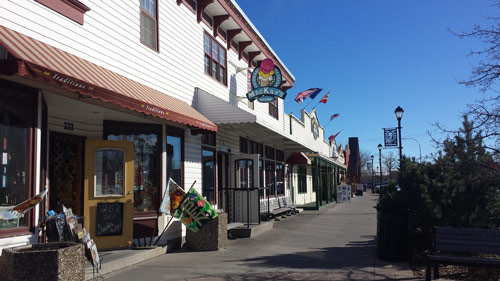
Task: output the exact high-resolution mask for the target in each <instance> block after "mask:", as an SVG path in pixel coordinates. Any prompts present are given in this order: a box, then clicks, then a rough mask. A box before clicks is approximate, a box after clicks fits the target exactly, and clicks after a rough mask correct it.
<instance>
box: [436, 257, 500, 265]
mask: <svg viewBox="0 0 500 281" xmlns="http://www.w3.org/2000/svg"><path fill="white" fill-rule="evenodd" d="M428 258H429V259H430V260H433V261H441V262H450V263H462V264H483V265H500V260H499V259H493V258H491V259H488V258H476V257H460V256H450V255H428Z"/></svg>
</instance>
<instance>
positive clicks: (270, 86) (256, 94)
mask: <svg viewBox="0 0 500 281" xmlns="http://www.w3.org/2000/svg"><path fill="white" fill-rule="evenodd" d="M281 81H283V77H282V76H281V72H280V70H279V69H278V67H276V66H275V65H274V61H273V60H272V59H270V58H266V59H265V60H263V61H262V62H261V63H260V66H259V67H256V68H255V69H254V70H253V72H252V75H251V76H250V83H251V84H252V91H250V92H248V93H247V98H248V100H249V101H254V100H255V99H257V100H258V101H260V102H272V101H274V100H275V99H276V97H278V98H281V99H285V97H286V92H285V91H283V90H281V89H280V88H279V87H280V86H281Z"/></svg>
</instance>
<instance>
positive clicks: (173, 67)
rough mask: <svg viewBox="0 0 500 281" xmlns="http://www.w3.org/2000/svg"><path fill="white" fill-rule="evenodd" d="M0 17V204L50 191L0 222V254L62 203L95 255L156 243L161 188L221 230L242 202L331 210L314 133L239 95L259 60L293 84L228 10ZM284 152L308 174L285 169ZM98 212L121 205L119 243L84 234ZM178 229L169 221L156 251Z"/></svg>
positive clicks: (52, 8) (323, 154)
mask: <svg viewBox="0 0 500 281" xmlns="http://www.w3.org/2000/svg"><path fill="white" fill-rule="evenodd" d="M0 14H1V16H0V60H1V64H0V74H1V75H0V88H1V92H0V152H1V155H2V162H0V164H2V166H1V167H0V168H1V169H0V172H1V174H0V207H4V206H12V205H15V204H17V203H19V202H22V201H24V200H26V199H27V198H30V197H31V196H33V195H35V194H37V193H39V192H41V191H43V190H45V189H48V190H49V192H48V195H47V197H46V198H45V200H44V201H42V203H41V204H39V206H37V207H36V208H34V209H33V210H31V211H29V212H28V213H27V214H26V215H25V216H24V217H23V218H14V217H12V216H11V215H10V214H9V213H6V212H0V249H2V248H5V247H12V246H17V245H24V244H29V243H36V242H37V241H39V238H41V237H40V236H39V230H38V228H37V225H38V220H39V218H40V217H41V216H43V215H45V214H46V213H47V211H49V210H56V211H57V210H59V209H60V208H61V207H62V205H64V206H66V207H70V208H72V210H73V212H74V213H75V214H77V215H78V216H80V217H83V221H84V227H86V228H87V229H88V230H89V232H90V233H91V235H92V236H93V238H94V239H95V240H96V244H97V245H98V247H99V248H113V247H128V246H129V245H130V244H131V243H134V239H137V238H143V237H155V236H156V235H158V233H159V232H161V230H162V229H163V228H164V227H165V224H166V222H167V221H168V217H167V216H166V215H163V214H161V213H159V211H158V209H159V204H160V202H161V199H162V196H163V194H164V191H165V189H166V185H167V180H168V178H172V179H174V180H175V181H176V182H177V183H178V184H179V185H181V186H182V187H184V188H185V189H188V188H189V187H190V186H191V185H193V186H194V188H196V189H197V190H198V191H199V192H200V193H202V195H203V196H205V197H206V198H207V200H208V201H210V202H211V204H212V205H213V206H215V207H216V208H218V209H222V210H223V211H225V212H228V213H229V218H230V221H241V220H242V219H243V217H247V218H248V216H245V213H244V211H243V209H247V210H249V208H250V206H249V204H248V203H245V202H249V201H247V200H249V199H252V200H253V202H254V203H255V202H264V201H267V202H271V201H273V202H276V201H277V200H278V198H284V197H290V198H292V199H293V200H295V202H294V203H296V204H307V203H310V202H323V201H324V200H323V199H324V198H325V199H326V200H325V202H327V203H330V202H333V201H334V200H335V194H334V192H333V190H334V186H335V183H337V182H338V181H339V180H340V177H339V175H340V173H341V171H342V169H344V168H343V167H344V166H342V165H343V164H342V163H339V162H338V161H337V162H336V161H335V159H333V158H332V154H331V153H330V152H329V149H330V146H329V144H328V143H326V142H325V141H324V132H323V129H322V128H319V131H318V132H320V135H317V136H316V137H313V135H314V134H313V133H314V132H312V131H311V124H309V123H310V117H309V116H306V117H303V118H302V119H303V120H301V121H299V120H298V119H296V118H295V117H293V116H290V115H288V114H285V113H284V102H283V99H282V98H276V99H275V100H274V101H272V102H259V101H253V102H252V101H250V100H249V99H248V98H247V97H246V94H247V92H249V91H250V90H251V87H250V86H249V80H250V79H249V78H250V75H251V73H252V71H253V70H254V69H255V68H256V67H259V66H260V63H261V61H263V60H265V59H272V60H273V62H274V65H275V66H276V68H277V69H279V70H280V72H281V75H282V82H281V83H280V85H279V88H280V89H281V90H283V91H286V90H288V89H290V88H291V87H292V86H293V84H294V80H295V77H294V76H293V75H292V73H291V72H290V71H289V70H288V69H287V68H286V66H285V65H284V63H283V62H282V61H281V60H280V59H279V57H278V56H277V54H276V53H275V52H274V51H273V50H272V48H271V47H270V46H269V44H268V43H267V42H266V41H265V39H264V38H263V37H262V36H261V35H260V33H259V32H258V31H257V29H256V28H255V27H254V26H253V24H252V23H251V22H250V21H249V19H248V18H247V17H246V16H245V14H244V13H243V11H242V10H241V8H239V7H238V5H237V4H236V2H235V1H232V0H197V1H195V0H175V1H174V0H171V1H162V2H159V1H155V0H148V1H145V0H141V1H119V2H113V3H111V2H107V1H94V0H85V1H84V0H82V1H77V0H71V1H66V0H65V1H62V0H54V1H47V0H34V1H24V2H23V4H22V5H20V4H19V3H18V2H17V1H3V2H1V3H0ZM306 115H307V114H306ZM304 118H306V119H307V118H309V119H308V120H307V121H306V119H304ZM316 119H317V118H316ZM305 132H307V133H305ZM304 135H306V136H304ZM311 140H313V141H311ZM294 153H304V155H307V158H308V159H310V163H309V164H306V165H305V166H301V167H300V168H299V166H298V165H293V164H289V163H287V161H286V160H287V159H289V158H290V156H291V155H292V154H294ZM308 154H310V155H308ZM332 159H333V160H332ZM315 163H317V164H315ZM315 165H316V166H315ZM299 174H300V175H301V177H305V178H306V179H307V180H306V187H303V186H302V187H301V189H300V190H301V192H299V191H298V190H299V189H298V186H299V182H298V180H297V178H298V175H299ZM302 175H305V176H302ZM315 175H321V180H320V181H318V182H317V183H316V184H313V178H315V177H316V176H315ZM304 188H305V190H306V192H305V193H304V192H302V190H304ZM244 189H247V190H252V191H251V194H250V192H249V191H248V192H247V193H246V195H244V194H243V192H241V191H242V190H244ZM313 189H314V190H320V191H321V192H317V191H314V190H313ZM317 196H320V197H317ZM306 197H309V199H305V198H306ZM105 202H119V203H122V204H123V210H122V212H123V216H122V217H123V221H122V222H123V225H122V228H121V232H116V233H113V231H112V230H109V229H104V230H103V229H100V228H99V225H97V224H96V220H97V219H96V216H97V215H96V212H97V209H98V208H99V204H101V205H102V204H103V203H105ZM321 204H323V203H321ZM252 206H257V207H256V208H257V215H256V217H253V218H252V221H258V220H259V216H258V215H259V214H258V213H259V208H260V204H259V203H257V204H252ZM252 208H254V207H252ZM247 214H248V212H247ZM252 214H255V210H252ZM185 231H186V230H185V228H183V227H182V226H181V224H180V223H178V222H177V223H173V224H172V225H171V226H169V228H168V230H167V232H166V233H167V234H166V235H165V241H162V242H161V243H167V242H172V241H170V240H174V242H175V243H177V242H179V241H180V240H181V238H182V237H183V236H184V235H185ZM98 233H100V234H104V235H97V234H98ZM108 235H109V236H108ZM167 240H168V241H167ZM161 243H160V244H161Z"/></svg>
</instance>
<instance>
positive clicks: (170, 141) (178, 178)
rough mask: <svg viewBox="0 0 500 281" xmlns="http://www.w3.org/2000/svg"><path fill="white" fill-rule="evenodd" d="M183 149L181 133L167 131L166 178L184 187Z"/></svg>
mask: <svg viewBox="0 0 500 281" xmlns="http://www.w3.org/2000/svg"><path fill="white" fill-rule="evenodd" d="M183 149H184V138H183V137H182V132H178V133H175V131H172V130H169V129H167V178H172V179H173V180H174V181H175V182H176V183H177V184H179V185H180V186H184V177H183V169H182V168H183V163H184V159H183Z"/></svg>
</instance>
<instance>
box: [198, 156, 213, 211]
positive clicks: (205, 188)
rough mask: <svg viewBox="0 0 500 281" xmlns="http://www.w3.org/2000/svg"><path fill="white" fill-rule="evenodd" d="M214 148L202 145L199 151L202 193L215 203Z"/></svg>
mask: <svg viewBox="0 0 500 281" xmlns="http://www.w3.org/2000/svg"><path fill="white" fill-rule="evenodd" d="M215 161H216V159H215V149H213V148H208V147H203V149H202V151H201V163H202V185H201V189H202V190H201V192H202V195H203V196H204V197H205V198H207V200H208V201H209V202H210V203H212V204H215V163H216V162H215Z"/></svg>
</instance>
